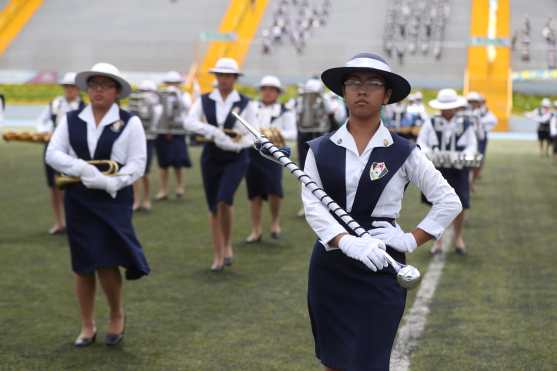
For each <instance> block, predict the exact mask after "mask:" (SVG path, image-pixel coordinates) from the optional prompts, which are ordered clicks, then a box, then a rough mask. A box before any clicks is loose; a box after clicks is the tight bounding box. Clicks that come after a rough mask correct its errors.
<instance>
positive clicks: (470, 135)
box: [459, 125, 478, 155]
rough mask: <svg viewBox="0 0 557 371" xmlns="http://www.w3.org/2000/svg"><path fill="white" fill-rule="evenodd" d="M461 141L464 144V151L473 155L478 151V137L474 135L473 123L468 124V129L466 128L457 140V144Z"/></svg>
mask: <svg viewBox="0 0 557 371" xmlns="http://www.w3.org/2000/svg"><path fill="white" fill-rule="evenodd" d="M461 143H462V144H463V145H465V146H466V148H464V151H463V152H464V153H466V154H470V155H474V154H476V153H477V152H478V138H477V137H476V133H475V131H474V126H473V125H470V126H468V129H466V131H465V132H464V135H462V137H461V138H460V140H459V144H461Z"/></svg>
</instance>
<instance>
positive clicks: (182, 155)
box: [155, 71, 192, 201]
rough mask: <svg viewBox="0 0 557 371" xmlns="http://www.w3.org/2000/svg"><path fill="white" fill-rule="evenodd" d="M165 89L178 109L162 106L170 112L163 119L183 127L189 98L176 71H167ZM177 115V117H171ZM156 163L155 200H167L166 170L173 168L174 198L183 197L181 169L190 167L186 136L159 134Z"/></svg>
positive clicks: (164, 114)
mask: <svg viewBox="0 0 557 371" xmlns="http://www.w3.org/2000/svg"><path fill="white" fill-rule="evenodd" d="M163 83H164V85H166V88H165V89H163V91H164V90H170V91H172V92H174V93H175V94H176V96H177V99H178V102H177V103H178V107H179V109H178V110H176V109H175V107H174V105H173V104H172V105H169V104H164V102H163V109H164V110H166V109H168V108H169V107H168V106H171V107H170V109H171V110H172V112H166V111H165V112H164V113H163V117H164V118H166V119H169V120H173V121H176V122H179V123H181V124H182V125H183V122H184V120H185V117H186V115H187V112H188V110H189V108H190V107H191V97H190V95H189V94H188V93H187V92H184V91H182V89H181V87H182V84H183V83H184V79H183V78H182V75H180V74H179V73H178V72H176V71H169V72H168V73H167V74H166V76H165V78H164V80H163ZM175 115H177V117H172V116H175ZM156 151H157V161H158V164H159V169H160V190H159V192H158V193H157V195H156V196H155V199H156V200H159V201H161V200H166V199H168V168H174V175H175V176H176V197H177V198H181V197H183V196H184V192H185V189H184V179H183V173H182V168H183V167H186V168H189V167H191V166H192V163H191V160H190V155H189V151H188V146H187V144H186V136H185V135H184V134H160V135H159V136H158V137H157V141H156Z"/></svg>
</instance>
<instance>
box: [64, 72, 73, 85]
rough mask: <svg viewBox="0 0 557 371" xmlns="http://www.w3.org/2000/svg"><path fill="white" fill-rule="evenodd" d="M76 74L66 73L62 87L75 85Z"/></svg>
mask: <svg viewBox="0 0 557 371" xmlns="http://www.w3.org/2000/svg"><path fill="white" fill-rule="evenodd" d="M75 75H76V73H75V72H66V73H65V74H64V77H62V79H61V80H60V85H75Z"/></svg>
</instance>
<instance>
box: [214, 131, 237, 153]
mask: <svg viewBox="0 0 557 371" xmlns="http://www.w3.org/2000/svg"><path fill="white" fill-rule="evenodd" d="M223 134H224V133H223ZM215 145H216V146H217V147H219V148H220V149H222V150H225V151H231V152H240V151H241V150H242V149H243V147H242V146H241V145H240V144H239V143H236V142H234V141H233V140H232V138H230V137H229V136H228V135H226V134H224V135H217V136H216V137H215Z"/></svg>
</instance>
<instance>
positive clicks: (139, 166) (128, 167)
mask: <svg viewBox="0 0 557 371" xmlns="http://www.w3.org/2000/svg"><path fill="white" fill-rule="evenodd" d="M125 130H128V138H127V148H126V161H125V165H124V166H123V167H122V168H121V169H120V170H119V171H118V173H120V174H126V175H121V176H117V177H116V182H117V189H118V190H120V189H122V188H124V187H126V186H129V185H132V184H133V183H134V182H135V181H136V180H137V179H139V178H141V177H142V176H143V173H144V172H145V164H146V162H147V140H146V138H145V131H144V130H143V124H142V123H141V119H140V118H139V117H137V116H133V117H132V118H131V119H130V121H128V124H127V125H126V129H125ZM118 139H120V138H118ZM115 145H116V143H115Z"/></svg>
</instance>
